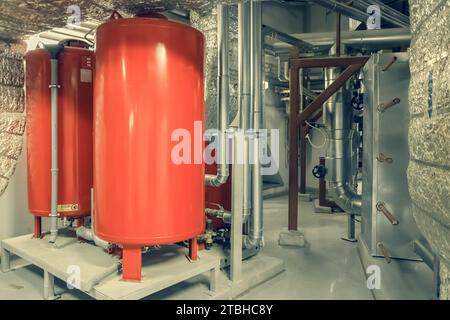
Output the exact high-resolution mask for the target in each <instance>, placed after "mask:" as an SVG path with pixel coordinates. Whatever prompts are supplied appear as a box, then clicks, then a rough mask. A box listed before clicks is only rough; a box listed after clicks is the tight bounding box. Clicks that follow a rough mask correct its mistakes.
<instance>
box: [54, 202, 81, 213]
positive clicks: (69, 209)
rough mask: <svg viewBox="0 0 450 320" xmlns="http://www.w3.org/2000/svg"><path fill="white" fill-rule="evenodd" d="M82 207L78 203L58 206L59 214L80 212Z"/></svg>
mask: <svg viewBox="0 0 450 320" xmlns="http://www.w3.org/2000/svg"><path fill="white" fill-rule="evenodd" d="M79 208H80V206H79V205H78V204H77V203H65V204H59V205H58V212H72V211H78V210H79Z"/></svg>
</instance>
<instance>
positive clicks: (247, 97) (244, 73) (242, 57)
mask: <svg viewBox="0 0 450 320" xmlns="http://www.w3.org/2000/svg"><path fill="white" fill-rule="evenodd" d="M250 32H251V30H250V2H249V1H241V2H239V4H238V37H239V40H238V51H239V54H238V55H239V59H238V64H239V115H240V123H239V126H240V128H241V129H242V130H243V131H244V132H245V131H247V130H249V129H250V128H251V123H252V121H251V105H252V90H251V61H250V57H251V45H250V44H251V39H250ZM248 151H249V141H248V139H247V138H245V140H244V155H243V156H244V159H243V160H244V177H243V184H244V190H243V191H244V195H243V197H244V198H243V201H244V206H243V215H244V222H245V221H246V220H247V219H248V217H249V216H250V214H251V209H252V205H251V196H252V195H251V188H252V180H251V179H252V176H251V170H252V168H251V166H250V163H249V162H250V159H249V152H248Z"/></svg>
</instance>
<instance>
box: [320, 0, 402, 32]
mask: <svg viewBox="0 0 450 320" xmlns="http://www.w3.org/2000/svg"><path fill="white" fill-rule="evenodd" d="M312 2H314V3H317V4H319V5H321V6H322V7H325V8H327V9H329V10H332V11H336V12H339V13H342V14H343V15H346V16H347V17H350V18H353V19H355V20H358V21H361V22H366V21H367V19H368V18H369V17H370V16H371V15H370V14H368V13H367V12H364V11H361V10H358V9H357V8H355V7H352V6H349V5H347V4H344V3H342V2H338V1H336V0H312ZM381 18H382V19H383V20H384V21H386V22H389V23H391V24H393V25H395V26H398V27H401V28H406V27H409V23H405V22H404V21H400V20H399V19H396V18H393V17H391V16H389V15H387V16H385V15H381Z"/></svg>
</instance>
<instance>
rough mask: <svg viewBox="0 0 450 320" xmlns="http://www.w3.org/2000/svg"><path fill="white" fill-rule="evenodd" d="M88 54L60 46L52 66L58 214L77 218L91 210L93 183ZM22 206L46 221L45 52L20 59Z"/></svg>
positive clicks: (47, 71)
mask: <svg viewBox="0 0 450 320" xmlns="http://www.w3.org/2000/svg"><path fill="white" fill-rule="evenodd" d="M93 64H94V53H93V52H92V51H89V50H87V49H83V48H75V47H65V48H64V49H62V52H61V53H60V55H59V62H58V79H59V81H58V83H59V86H60V88H59V90H58V91H59V92H58V167H59V176H58V185H59V186H58V211H59V213H60V215H61V217H82V216H85V215H89V214H90V211H91V196H90V195H91V191H90V190H91V188H92V184H93V181H92V180H93V174H92V171H93V164H92V162H93V159H92V157H93V156H92V149H93V143H92V140H93V137H92V115H93V106H92V92H93V86H92V80H93V79H92V76H93V68H94V65H93ZM25 66H26V85H25V86H26V87H25V89H26V105H27V146H28V150H27V151H28V152H27V157H28V206H29V210H30V212H31V213H32V214H33V215H35V216H43V217H46V216H47V217H48V215H49V214H50V207H51V199H50V198H51V171H50V170H51V155H52V152H51V96H50V94H51V92H50V91H51V90H50V77H51V67H50V54H49V52H48V51H47V50H45V49H36V50H33V51H30V52H28V53H27V54H26V56H25Z"/></svg>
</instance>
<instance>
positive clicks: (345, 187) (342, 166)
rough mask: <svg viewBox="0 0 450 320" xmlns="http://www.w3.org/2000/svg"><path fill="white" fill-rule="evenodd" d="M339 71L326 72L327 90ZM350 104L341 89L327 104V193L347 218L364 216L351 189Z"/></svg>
mask: <svg viewBox="0 0 450 320" xmlns="http://www.w3.org/2000/svg"><path fill="white" fill-rule="evenodd" d="M340 71H341V70H340V68H329V69H327V70H326V75H325V77H326V86H327V87H328V86H329V85H330V84H331V83H333V82H334V80H335V79H337V78H338V77H339V74H340ZM347 102H348V91H347V90H346V89H343V88H341V89H339V90H338V91H337V92H336V93H335V94H334V95H333V96H332V97H331V98H330V99H329V100H328V101H327V102H326V103H325V104H324V123H325V125H326V126H327V128H328V130H329V136H330V147H329V149H328V151H327V163H328V174H327V181H328V187H329V189H328V192H329V194H330V196H331V197H332V198H333V200H334V201H335V202H336V204H337V205H338V206H339V207H341V208H342V209H343V210H345V211H346V212H347V213H348V214H353V215H361V203H362V198H361V196H360V195H358V194H357V193H356V192H355V190H354V188H353V187H352V180H353V179H352V143H351V142H352V141H351V137H352V130H353V126H352V124H353V109H352V108H351V106H349V105H347Z"/></svg>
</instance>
